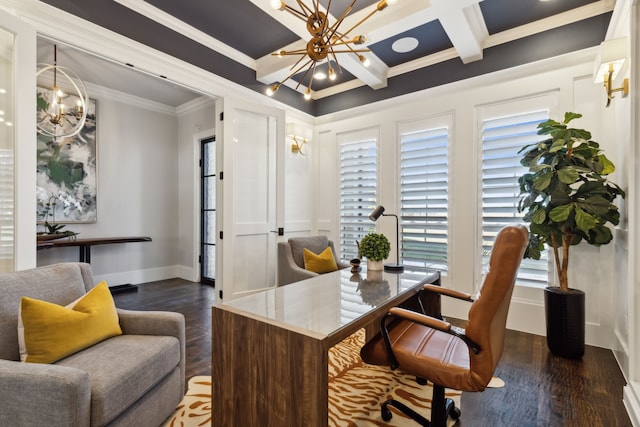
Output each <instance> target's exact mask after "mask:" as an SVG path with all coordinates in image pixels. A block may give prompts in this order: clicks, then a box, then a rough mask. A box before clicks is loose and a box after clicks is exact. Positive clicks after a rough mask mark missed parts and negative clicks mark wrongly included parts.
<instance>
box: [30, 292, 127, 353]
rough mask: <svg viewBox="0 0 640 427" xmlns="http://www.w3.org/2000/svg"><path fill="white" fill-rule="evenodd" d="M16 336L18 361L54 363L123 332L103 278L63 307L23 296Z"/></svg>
mask: <svg viewBox="0 0 640 427" xmlns="http://www.w3.org/2000/svg"><path fill="white" fill-rule="evenodd" d="M20 321H21V323H22V325H18V335H20V334H21V331H20V327H22V328H23V331H22V333H23V334H24V335H23V336H19V341H20V344H21V347H22V345H24V353H25V354H22V353H23V351H22V348H21V357H20V358H21V360H22V361H23V362H33V363H53V362H55V361H57V360H60V359H62V358H64V357H67V356H69V355H71V354H73V353H76V352H78V351H80V350H82V349H85V348H87V347H90V346H92V345H94V344H97V343H99V342H100V341H103V340H105V339H107V338H110V337H113V336H116V335H122V329H120V323H119V321H118V313H117V312H116V306H115V303H114V302H113V297H112V296H111V292H109V287H108V286H107V283H106V282H104V281H102V282H100V283H99V284H97V285H96V286H95V287H94V288H93V289H91V290H90V291H89V292H87V293H86V294H85V295H84V296H83V297H82V298H79V299H78V300H76V301H74V302H72V303H71V304H69V305H68V306H66V307H63V306H61V305H58V304H54V303H50V302H47V301H40V300H37V299H34V298H29V297H22V301H21V303H20Z"/></svg>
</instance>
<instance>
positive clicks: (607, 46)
mask: <svg viewBox="0 0 640 427" xmlns="http://www.w3.org/2000/svg"><path fill="white" fill-rule="evenodd" d="M626 59H627V38H626V37H620V38H618V39H613V40H607V41H604V42H602V43H600V50H599V51H598V56H596V63H595V69H594V72H593V81H594V83H596V84H598V83H603V82H604V89H605V91H606V93H607V107H608V106H609V104H611V100H612V99H613V93H614V92H622V97H623V98H624V97H625V96H627V95H628V94H629V79H627V78H625V79H624V81H623V82H622V86H621V87H618V88H614V87H613V82H614V81H615V79H616V77H617V76H618V73H619V72H620V70H621V69H622V66H623V65H624V61H625V60H626Z"/></svg>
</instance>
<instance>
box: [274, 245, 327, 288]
mask: <svg viewBox="0 0 640 427" xmlns="http://www.w3.org/2000/svg"><path fill="white" fill-rule="evenodd" d="M317 275H318V273H314V272H313V271H309V270H305V269H304V268H302V267H300V266H298V264H296V262H295V261H294V260H293V254H292V253H291V246H289V243H287V242H279V243H278V286H284V285H288V284H289V283H294V282H299V281H301V280H305V279H309V278H311V277H315V276H317Z"/></svg>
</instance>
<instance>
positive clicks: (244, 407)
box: [211, 269, 440, 427]
mask: <svg viewBox="0 0 640 427" xmlns="http://www.w3.org/2000/svg"><path fill="white" fill-rule="evenodd" d="M439 279H440V274H439V272H430V273H425V272H411V271H406V270H405V272H403V273H388V272H384V273H383V272H376V274H375V275H374V273H371V272H369V274H367V272H362V273H355V274H354V273H351V272H350V271H349V270H348V269H346V270H340V271H336V272H333V273H327V274H322V275H319V276H317V277H314V278H311V279H307V280H303V281H301V282H297V283H292V284H290V285H286V286H282V287H277V288H273V289H269V290H266V291H262V292H258V293H256V294H253V295H249V296H246V297H242V298H239V299H236V300H232V301H229V302H225V303H220V304H216V305H214V306H213V307H212V332H211V334H212V339H211V354H212V361H211V370H212V376H213V385H212V393H213V394H212V397H213V400H212V405H213V406H214V407H215V408H216V410H215V411H213V420H212V424H213V425H215V426H238V425H246V426H251V425H264V424H265V423H268V424H269V425H274V426H275V425H277V426H282V427H286V426H291V427H299V426H310V427H313V426H322V427H326V426H327V423H328V409H329V391H328V381H329V377H328V362H329V356H328V350H329V348H330V347H332V346H333V345H335V344H337V343H338V342H340V341H342V340H343V339H344V338H346V337H348V336H349V335H351V334H353V333H354V332H356V331H357V330H359V329H360V328H366V329H367V330H368V331H371V330H373V328H371V325H373V326H374V327H377V325H378V324H379V323H378V322H379V319H380V318H381V317H382V316H384V314H386V313H387V311H388V310H389V308H391V307H394V306H398V305H403V304H412V303H413V300H415V299H416V298H417V297H418V293H419V291H420V289H422V285H423V284H425V283H435V284H439Z"/></svg>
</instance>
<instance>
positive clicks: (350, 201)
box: [338, 132, 377, 259]
mask: <svg viewBox="0 0 640 427" xmlns="http://www.w3.org/2000/svg"><path fill="white" fill-rule="evenodd" d="M367 133H368V134H369V135H368V136H365V135H363V133H361V132H356V133H353V134H345V135H341V136H339V139H338V140H339V143H340V248H341V249H340V250H341V252H340V255H341V258H342V259H352V258H355V257H357V255H358V247H357V245H356V240H357V241H360V239H362V237H363V236H364V235H365V234H367V233H369V232H371V231H373V230H374V229H375V224H374V223H373V222H371V221H370V220H369V214H370V213H371V211H372V210H373V209H374V208H375V207H376V173H377V167H376V162H377V146H376V144H377V138H376V137H373V136H370V134H371V132H367Z"/></svg>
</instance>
